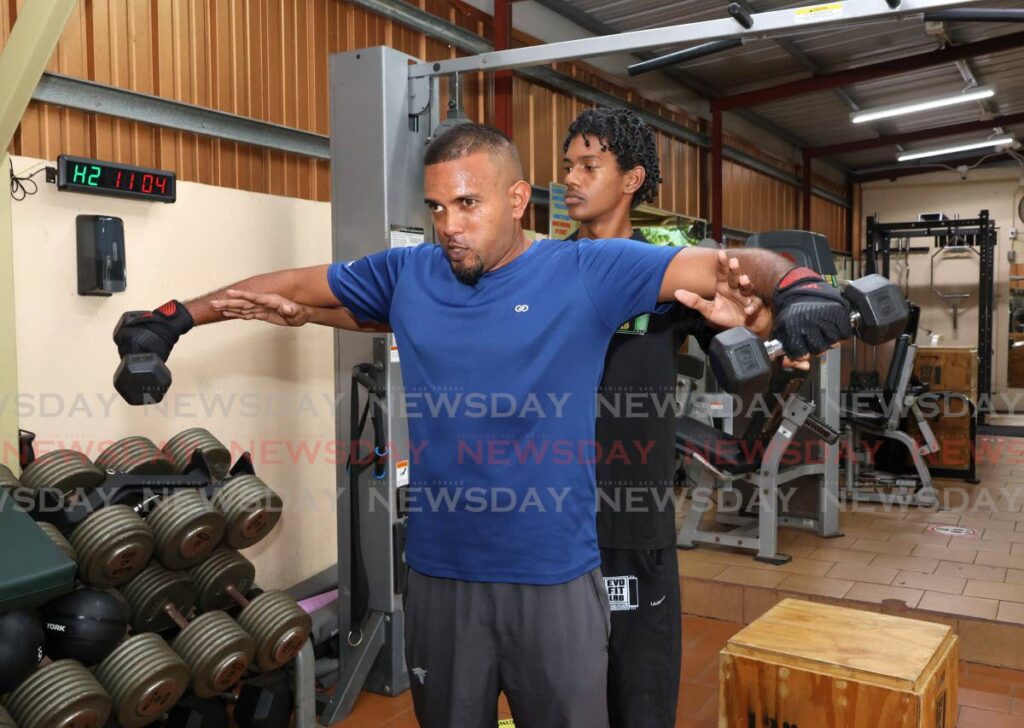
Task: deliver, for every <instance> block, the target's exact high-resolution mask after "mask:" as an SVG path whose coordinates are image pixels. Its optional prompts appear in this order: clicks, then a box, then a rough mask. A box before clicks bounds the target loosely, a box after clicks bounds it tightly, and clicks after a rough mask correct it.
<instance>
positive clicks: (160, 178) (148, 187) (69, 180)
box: [57, 154, 175, 202]
mask: <svg viewBox="0 0 1024 728" xmlns="http://www.w3.org/2000/svg"><path fill="white" fill-rule="evenodd" d="M174 182H175V179H174V172H164V171H162V170H159V169H146V168H144V167H131V166H128V165H127V164H115V163H113V162H101V161H99V160H97V159H85V158H83V157H69V156H67V155H65V154H61V155H60V156H59V157H57V189H59V190H70V191H72V192H89V193H92V194H94V195H112V196H115V197H133V198H135V199H138V200H152V201H154V202H174V199H175V188H174Z"/></svg>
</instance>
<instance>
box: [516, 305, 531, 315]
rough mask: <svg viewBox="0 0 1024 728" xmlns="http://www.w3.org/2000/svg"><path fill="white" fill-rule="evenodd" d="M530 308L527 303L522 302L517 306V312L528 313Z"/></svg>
mask: <svg viewBox="0 0 1024 728" xmlns="http://www.w3.org/2000/svg"><path fill="white" fill-rule="evenodd" d="M529 310H530V307H529V306H527V305H526V304H525V303H520V304H519V305H518V306H516V313H526V312H527V311H529Z"/></svg>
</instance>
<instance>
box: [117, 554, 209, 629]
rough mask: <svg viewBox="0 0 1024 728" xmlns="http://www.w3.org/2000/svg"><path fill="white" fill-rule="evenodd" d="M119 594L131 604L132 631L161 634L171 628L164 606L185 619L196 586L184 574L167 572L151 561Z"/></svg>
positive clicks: (193, 597)
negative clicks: (173, 609)
mask: <svg viewBox="0 0 1024 728" xmlns="http://www.w3.org/2000/svg"><path fill="white" fill-rule="evenodd" d="M121 593H122V594H124V596H125V599H127V600H128V604H130V605H131V609H132V629H134V630H135V631H136V632H162V631H163V630H165V629H169V628H170V627H173V626H175V621H174V619H173V618H172V617H171V615H170V614H168V613H167V607H168V606H172V607H174V608H175V609H177V610H178V613H179V614H181V615H182V616H183V617H187V616H188V614H189V612H191V611H192V607H193V605H194V604H195V601H196V587H195V585H194V584H193V583H192V580H191V579H189V578H188V574H186V573H185V572H183V571H168V570H167V569H165V568H164V567H162V566H161V565H160V564H158V563H156V562H155V561H154V562H151V563H150V564H149V566H147V567H146V568H145V569H143V570H142V573H141V574H139V575H138V576H136V577H135V578H134V579H132V580H131V581H130V582H128V583H127V584H125V585H124V586H123V587H121Z"/></svg>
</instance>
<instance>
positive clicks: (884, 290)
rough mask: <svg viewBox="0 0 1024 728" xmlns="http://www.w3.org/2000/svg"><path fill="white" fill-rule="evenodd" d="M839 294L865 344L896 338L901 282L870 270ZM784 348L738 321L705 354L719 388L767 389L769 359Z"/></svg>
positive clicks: (904, 311) (903, 307)
mask: <svg viewBox="0 0 1024 728" xmlns="http://www.w3.org/2000/svg"><path fill="white" fill-rule="evenodd" d="M843 296H844V297H845V298H846V300H847V301H849V303H850V307H851V310H852V312H851V314H850V323H851V325H852V326H853V330H854V333H855V334H856V335H857V336H858V337H859V338H860V339H862V340H864V341H865V342H867V343H868V344H881V343H883V342H885V341H890V340H892V339H895V338H896V337H897V336H899V335H900V334H901V333H902V332H903V329H904V328H905V327H906V325H907V317H908V316H909V315H910V308H909V306H908V305H907V301H906V299H905V298H904V297H903V293H902V292H901V291H900V288H899V286H897V285H896V284H894V283H892V282H890V281H889V280H888V279H887V278H885V277H883V276H880V275H877V274H872V275H868V276H864V277H863V278H858V279H857V280H855V281H851V282H850V283H849V284H848V285H847V287H846V289H845V290H844V291H843ZM784 353H785V352H783V350H782V343H781V342H779V341H777V340H773V341H767V342H765V341H761V340H760V339H759V338H757V336H756V335H755V334H754V333H753V332H751V331H750V330H748V329H745V328H742V327H737V328H733V329H727V330H726V331H723V332H722V333H720V334H718V335H717V336H716V337H715V338H714V339H712V341H711V347H710V350H709V352H708V356H709V358H710V360H711V368H712V369H713V370H714V372H715V377H716V378H717V379H718V383H719V384H720V385H721V386H722V389H724V390H725V391H726V392H729V393H732V394H743V393H751V394H752V393H756V392H765V391H767V389H768V385H769V382H770V381H771V376H772V366H771V363H772V361H773V360H774V359H777V358H779V357H780V356H782V355H783V354H784Z"/></svg>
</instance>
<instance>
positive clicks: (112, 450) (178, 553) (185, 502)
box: [96, 437, 227, 570]
mask: <svg viewBox="0 0 1024 728" xmlns="http://www.w3.org/2000/svg"><path fill="white" fill-rule="evenodd" d="M96 464H97V465H98V466H100V467H103V468H106V469H107V472H109V473H111V474H113V473H116V472H121V473H130V474H140V475H143V474H144V475H172V474H174V472H175V466H174V463H173V462H172V461H171V460H170V458H168V457H167V455H166V454H165V453H164V452H163V451H162V450H160V448H158V447H157V446H156V445H155V444H153V442H152V441H151V440H149V439H147V438H145V437H127V438H125V439H123V440H118V441H117V442H115V443H113V444H112V445H111V446H110V447H108V448H107V449H106V450H104V451H103V452H102V453H100V455H99V457H97V458H96ZM146 523H148V524H149V526H150V528H152V529H153V536H154V538H155V540H156V553H155V555H156V557H157V559H159V560H160V562H161V563H162V564H163V565H164V566H166V567H167V568H168V569H172V570H173V569H187V568H189V567H191V566H195V565H196V564H198V563H199V562H200V561H202V560H203V559H204V558H206V556H207V555H208V554H209V553H210V552H211V551H213V549H215V548H216V547H217V545H218V544H219V543H220V542H221V539H222V538H223V536H224V530H225V528H226V525H227V524H226V521H225V518H224V515H223V514H222V513H221V512H220V511H219V510H217V509H216V508H215V507H214V506H213V505H212V504H211V503H210V501H209V500H207V498H206V496H205V495H204V494H203V493H202V492H200V491H199V490H197V489H194V488H181V489H178V490H175V491H174V492H172V493H171V494H170V495H167V496H165V497H163V498H161V499H160V500H159V501H157V502H156V504H155V505H153V506H152V507H151V510H150V513H149V515H148V516H147V517H146Z"/></svg>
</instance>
